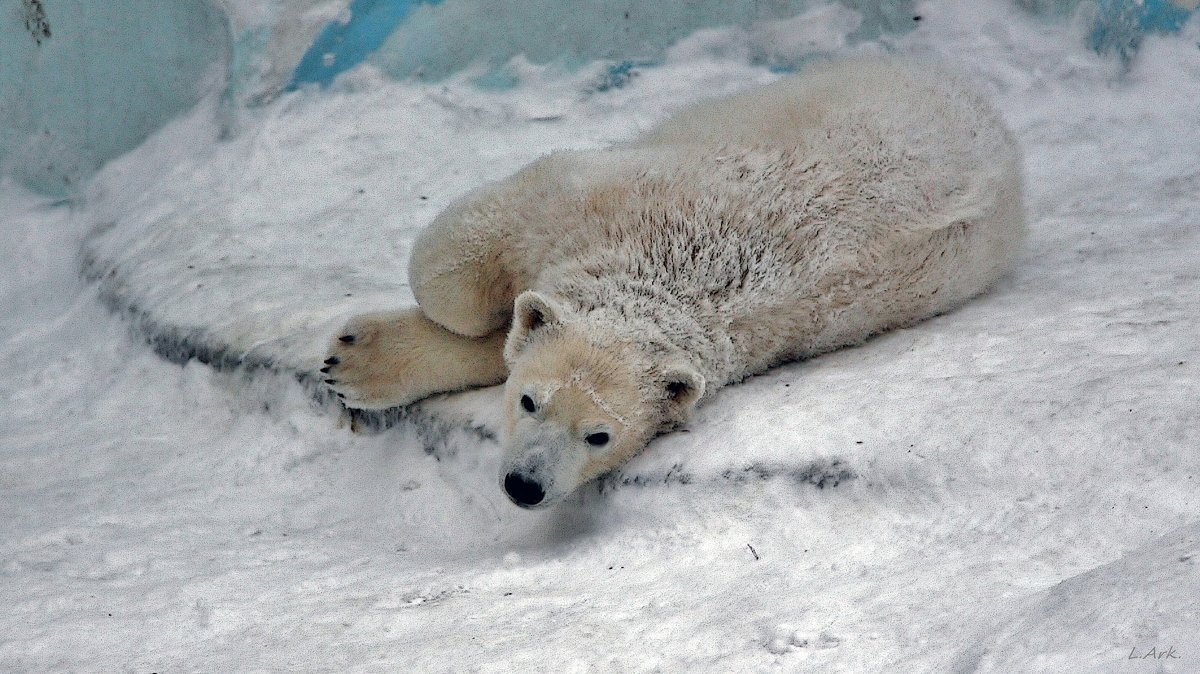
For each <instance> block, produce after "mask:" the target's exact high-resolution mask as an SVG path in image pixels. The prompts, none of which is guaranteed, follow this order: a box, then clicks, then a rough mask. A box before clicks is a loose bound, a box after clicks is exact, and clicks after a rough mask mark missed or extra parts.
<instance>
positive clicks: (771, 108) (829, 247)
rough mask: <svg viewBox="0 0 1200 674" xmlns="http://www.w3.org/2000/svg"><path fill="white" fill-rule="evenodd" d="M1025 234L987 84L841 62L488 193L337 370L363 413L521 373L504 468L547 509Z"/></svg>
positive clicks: (856, 336) (894, 319)
mask: <svg viewBox="0 0 1200 674" xmlns="http://www.w3.org/2000/svg"><path fill="white" fill-rule="evenodd" d="M1023 231H1024V224H1023V214H1022V206H1021V178H1020V157H1019V153H1018V150H1017V147H1016V144H1015V143H1014V141H1013V138H1012V135H1011V134H1010V133H1009V131H1008V130H1007V129H1006V128H1005V127H1004V124H1003V123H1002V122H1001V119H1000V117H999V115H997V113H996V112H995V111H994V110H993V109H992V107H991V106H990V105H989V104H988V103H987V101H986V100H985V98H984V96H983V95H981V94H980V93H979V92H978V91H977V90H976V89H975V88H973V87H972V86H970V85H968V83H967V82H965V81H964V80H963V79H962V78H960V77H959V76H956V75H954V74H952V73H949V72H946V71H945V70H943V69H941V68H939V67H936V66H933V65H931V64H929V63H924V62H916V61H906V60H903V59H895V58H859V59H853V60H847V61H842V62H836V63H830V64H826V65H823V66H819V67H814V68H812V69H810V70H809V71H808V72H806V73H804V74H802V75H799V76H796V77H790V78H787V79H783V80H781V81H779V82H777V83H775V84H772V85H769V86H766V87H762V88H759V89H755V90H753V91H749V92H746V93H743V94H741V95H738V96H735V97H733V98H730V99H727V100H722V101H717V102H711V103H705V104H701V105H698V106H695V107H693V108H691V109H688V110H685V111H683V112H682V113H680V114H678V115H676V116H675V117H674V118H673V119H671V120H669V121H667V122H666V123H664V124H663V125H662V126H660V127H658V128H657V129H654V130H652V131H650V132H649V133H647V134H645V135H644V136H642V137H641V138H638V139H637V140H635V141H633V142H631V143H628V144H625V145H620V146H617V147H614V148H611V149H607V150H599V151H577V152H558V153H554V154H552V155H550V156H547V157H545V158H543V159H541V160H539V161H536V162H534V163H533V164H531V165H530V166H528V167H526V168H524V169H522V170H521V171H519V172H518V173H517V174H515V175H513V176H512V177H510V178H508V179H507V180H503V181H501V182H499V183H496V184H493V185H488V186H485V187H482V188H480V189H478V190H476V191H475V192H473V193H471V194H469V195H467V196H466V197H465V198H463V199H462V200H460V201H459V202H457V203H456V204H454V205H453V206H451V207H450V208H449V209H447V211H446V212H444V213H442V214H441V215H440V216H439V217H438V218H437V219H436V220H435V221H434V222H433V224H432V225H431V226H430V227H429V228H428V229H427V230H425V231H424V232H423V233H422V235H421V236H420V238H419V239H418V241H417V243H416V246H415V248H414V249H413V253H412V264H411V267H410V270H409V271H410V282H411V287H412V290H413V293H414V294H415V296H416V298H417V301H418V303H419V304H420V310H412V311H407V312H400V313H396V314H388V315H369V316H363V317H360V318H357V319H355V320H353V321H351V322H350V324H349V325H347V326H346V327H345V329H344V331H343V333H342V336H340V337H339V338H337V339H335V340H334V341H333V343H332V347H331V354H330V358H329V359H328V360H327V361H326V367H325V368H324V369H323V370H322V371H323V372H327V373H328V374H327V376H328V379H327V380H326V382H327V383H328V384H329V385H330V386H331V387H332V388H333V390H334V391H336V392H337V394H338V396H339V398H341V399H342V400H343V402H344V404H345V405H346V406H348V407H356V408H363V409H380V408H387V407H392V406H397V405H404V404H407V403H410V402H413V401H415V400H418V399H420V398H423V397H425V396H428V395H430V394H432V393H436V392H439V391H452V390H459V389H463V388H468V387H477V386H485V385H491V384H496V383H499V382H502V381H504V380H505V379H507V387H506V390H505V398H504V399H505V402H504V404H505V407H506V424H505V438H504V444H505V459H504V465H503V469H502V471H501V477H500V481H501V484H502V486H503V488H504V491H505V492H506V493H507V494H508V496H509V497H510V498H511V499H512V500H513V501H514V502H515V503H516V504H517V505H520V506H523V507H527V508H530V507H543V506H546V505H549V504H552V503H555V502H557V501H560V500H561V499H562V498H563V497H565V496H566V495H567V494H569V493H570V492H572V491H573V490H574V489H575V488H576V487H577V486H579V485H580V484H582V483H584V482H586V481H588V480H591V479H592V478H594V477H596V476H598V475H600V474H602V473H604V472H606V471H608V470H610V469H612V468H614V467H616V466H618V465H620V464H622V463H623V462H624V461H626V460H628V459H629V458H631V457H632V456H634V455H635V454H637V453H638V452H639V451H640V450H642V449H643V448H644V447H645V446H646V444H647V443H648V442H649V441H650V440H651V439H652V438H653V437H654V436H655V435H657V434H659V433H662V432H663V431H665V430H669V429H671V428H672V427H675V426H676V425H677V424H679V423H681V422H682V421H684V420H685V419H686V417H687V415H688V413H689V412H690V411H691V409H692V407H693V406H694V405H695V404H696V403H697V401H699V400H701V399H702V398H703V397H704V396H706V395H710V394H712V393H713V392H714V391H716V390H717V389H719V388H721V387H722V386H725V385H726V384H730V383H734V382H737V381H739V380H741V379H744V378H745V377H747V376H750V375H753V374H756V373H760V372H763V371H764V370H766V369H768V368H770V367H772V366H775V365H778V364H780V363H783V362H786V361H790V360H794V359H797V358H805V357H810V356H814V355H817V354H820V353H822V352H826V351H830V350H832V349H836V348H838V347H841V346H845V345H849V344H855V343H858V342H862V341H863V340H865V339H866V338H867V337H869V336H871V335H872V334H875V333H878V332H880V331H882V330H887V329H889V328H893V327H897V326H905V325H909V324H912V323H915V322H917V321H920V320H922V319H924V318H928V317H930V316H933V315H935V314H939V313H942V312H945V311H947V310H949V309H952V308H954V307H956V306H958V305H959V304H961V303H962V302H963V301H965V300H966V299H968V298H970V297H971V296H973V295H976V294H978V293H980V292H982V291H983V290H985V289H986V288H987V287H988V286H989V285H990V284H991V283H993V282H994V281H995V280H996V279H997V278H998V277H999V276H1000V275H1001V274H1003V273H1004V271H1005V269H1006V268H1007V267H1008V266H1009V264H1010V261H1011V260H1012V258H1013V256H1014V253H1015V251H1016V250H1017V248H1018V246H1019V245H1020V241H1021V238H1022V234H1023Z"/></svg>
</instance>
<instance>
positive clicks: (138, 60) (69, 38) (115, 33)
mask: <svg viewBox="0 0 1200 674" xmlns="http://www.w3.org/2000/svg"><path fill="white" fill-rule="evenodd" d="M228 51H229V39H228V31H227V29H226V19H225V14H224V13H223V12H222V11H221V10H220V9H219V8H218V7H217V6H216V5H214V4H213V3H211V2H206V1H203V0H195V1H189V2H157V1H155V0H104V1H102V2H99V1H96V0H0V174H10V175H15V176H16V177H17V178H18V179H20V180H21V181H22V182H25V183H26V184H28V185H30V186H31V187H34V188H36V189H39V190H41V191H44V192H48V193H51V194H67V193H70V192H71V191H73V189H74V187H75V186H76V185H78V184H79V183H80V181H81V180H84V179H86V178H87V177H88V176H89V175H91V174H92V172H94V171H95V170H96V169H97V168H98V167H99V166H100V165H101V164H102V163H104V162H105V161H106V160H108V159H110V158H113V157H115V156H118V155H120V154H122V153H124V152H126V151H128V150H130V149H132V148H133V147H135V146H137V145H138V144H139V143H141V141H142V140H144V139H145V138H146V136H148V135H149V134H150V133H151V132H153V131H154V130H156V129H158V128H159V127H160V126H162V124H163V123H164V122H166V121H167V120H168V119H170V118H172V117H174V116H175V115H177V114H178V113H180V112H181V111H183V110H186V109H188V108H190V107H191V106H192V105H194V104H195V103H196V101H197V100H199V98H200V96H201V95H202V94H203V92H204V91H206V90H211V89H212V88H213V87H214V86H219V83H220V81H221V79H222V77H223V72H224V68H225V62H226V58H227V54H228Z"/></svg>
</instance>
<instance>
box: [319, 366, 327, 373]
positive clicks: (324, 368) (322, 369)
mask: <svg viewBox="0 0 1200 674" xmlns="http://www.w3.org/2000/svg"><path fill="white" fill-rule="evenodd" d="M319 371H320V372H324V373H326V374H329V368H328V367H323V368H321V369H320V370H319Z"/></svg>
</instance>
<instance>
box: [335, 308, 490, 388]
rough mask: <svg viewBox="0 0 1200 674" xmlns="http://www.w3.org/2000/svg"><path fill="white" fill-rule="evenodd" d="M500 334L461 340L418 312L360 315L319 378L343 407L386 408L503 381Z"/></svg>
mask: <svg viewBox="0 0 1200 674" xmlns="http://www.w3.org/2000/svg"><path fill="white" fill-rule="evenodd" d="M504 338H505V333H504V331H503V330H498V331H496V332H495V333H493V334H491V335H488V336H485V337H464V336H462V335H459V334H455V333H453V332H451V331H449V330H447V329H446V328H444V327H442V326H441V325H438V324H437V323H434V322H433V321H431V320H429V319H428V318H426V317H425V315H424V314H422V313H421V311H420V310H418V309H411V310H408V311H403V312H397V313H385V314H367V315H364V316H359V317H357V318H355V319H353V320H351V321H350V322H349V323H347V324H346V326H345V327H344V328H342V330H341V332H340V334H339V336H337V337H335V338H334V339H333V341H332V343H331V345H330V347H329V358H328V359H326V361H325V364H324V365H325V366H324V367H323V368H322V369H321V372H322V373H323V379H324V381H325V383H326V384H328V385H329V387H330V388H331V389H333V391H334V392H335V393H337V394H338V398H339V399H340V400H341V401H342V402H343V404H345V405H346V406H347V407H352V408H355V409H364V410H378V409H387V408H389V407H399V406H401V405H407V404H409V403H411V402H415V401H417V400H420V399H422V398H425V397H427V396H430V395H432V394H434V393H440V392H443V391H460V390H463V389H468V388H476V387H480V386H489V385H492V384H499V383H501V382H503V381H504V380H505V378H507V377H508V368H507V366H506V365H505V364H504Z"/></svg>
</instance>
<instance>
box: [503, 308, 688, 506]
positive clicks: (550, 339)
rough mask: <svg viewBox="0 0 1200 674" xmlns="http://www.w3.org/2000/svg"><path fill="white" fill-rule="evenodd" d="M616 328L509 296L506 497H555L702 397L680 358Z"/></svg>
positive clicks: (531, 500)
mask: <svg viewBox="0 0 1200 674" xmlns="http://www.w3.org/2000/svg"><path fill="white" fill-rule="evenodd" d="M620 334H621V331H618V330H613V329H611V327H610V326H608V325H606V324H605V322H604V320H603V319H597V318H595V317H589V316H583V315H580V314H578V313H576V312H573V311H571V310H570V309H569V308H567V307H566V306H565V304H564V303H562V302H558V301H555V300H553V299H551V298H550V297H549V296H547V295H543V294H540V293H537V292H535V291H527V292H524V293H522V294H521V295H520V296H519V297H518V298H517V300H516V302H515V303H514V307H513V323H512V328H511V330H510V332H509V335H508V340H507V342H506V343H505V348H504V356H505V360H506V361H507V362H508V367H509V377H508V383H507V384H506V385H505V391H504V405H505V428H504V461H503V465H502V468H501V471H500V484H501V486H502V488H503V489H504V492H505V493H506V494H507V495H508V497H509V499H511V500H512V501H513V503H516V504H517V505H519V506H521V507H523V508H543V507H546V506H549V505H552V504H554V503H557V502H559V501H561V500H562V499H563V498H565V497H566V496H567V495H569V494H570V493H571V492H573V491H574V490H575V489H576V488H577V487H579V486H580V485H582V484H584V483H586V482H589V481H590V480H592V479H593V478H595V477H598V476H600V475H603V474H604V473H607V472H609V471H610V470H612V469H614V468H617V467H618V466H620V465H622V464H624V463H625V462H626V461H628V460H629V459H631V458H633V457H634V456H635V455H637V454H638V453H639V452H640V451H641V450H642V449H643V448H645V446H646V444H647V443H649V442H650V440H651V439H653V438H654V436H656V435H658V434H659V433H660V432H662V431H663V430H667V429H670V428H672V427H674V426H676V425H678V424H679V423H682V422H683V421H684V420H686V418H687V416H688V414H689V412H690V411H691V409H692V408H693V407H694V406H695V404H696V401H697V400H699V399H700V397H701V395H703V393H704V377H703V376H702V375H701V374H700V373H699V372H698V371H697V370H696V368H695V367H693V366H692V365H691V364H690V363H688V362H686V359H685V358H682V357H675V358H662V357H656V356H654V355H652V353H653V352H652V350H649V349H647V348H645V345H644V344H640V343H638V342H637V340H636V339H629V338H622V337H620Z"/></svg>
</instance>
